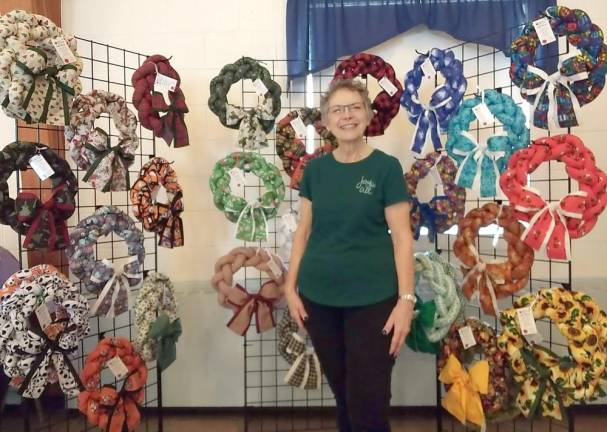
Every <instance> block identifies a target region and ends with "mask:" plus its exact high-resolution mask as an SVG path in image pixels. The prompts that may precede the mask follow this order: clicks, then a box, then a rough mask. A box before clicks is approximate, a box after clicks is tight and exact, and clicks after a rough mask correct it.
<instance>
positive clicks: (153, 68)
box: [131, 54, 190, 148]
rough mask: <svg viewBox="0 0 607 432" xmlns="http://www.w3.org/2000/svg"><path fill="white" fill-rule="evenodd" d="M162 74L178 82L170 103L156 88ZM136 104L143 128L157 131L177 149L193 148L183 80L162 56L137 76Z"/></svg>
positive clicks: (149, 60) (152, 59) (147, 62)
mask: <svg viewBox="0 0 607 432" xmlns="http://www.w3.org/2000/svg"><path fill="white" fill-rule="evenodd" d="M158 74H161V75H164V76H168V77H169V78H172V79H174V80H176V81H177V83H176V85H175V88H174V89H173V90H169V92H168V98H169V100H168V104H167V101H166V100H165V99H164V96H163V95H162V93H161V92H158V91H156V90H155V89H154V82H155V81H156V78H157V76H158ZM131 83H132V84H133V87H134V91H133V105H134V106H135V109H136V110H137V114H138V116H139V122H140V123H141V126H143V127H144V128H146V129H149V130H151V131H152V132H154V136H157V137H159V138H162V139H163V140H164V141H165V142H166V143H167V145H169V146H170V145H171V143H173V146H174V147H175V148H179V147H185V146H188V145H190V140H189V136H188V128H187V126H186V124H185V120H184V118H183V117H184V114H185V113H187V112H188V107H187V105H186V104H185V96H184V95H183V92H182V91H181V78H180V77H179V74H178V73H177V71H176V70H175V69H173V67H172V66H171V64H170V63H169V59H167V58H165V57H163V56H161V55H158V54H157V55H153V56H150V57H148V58H147V59H146V60H145V61H144V62H143V64H142V65H141V66H140V67H139V69H137V70H136V71H135V72H134V73H133V77H132V78H131Z"/></svg>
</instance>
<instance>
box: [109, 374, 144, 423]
mask: <svg viewBox="0 0 607 432" xmlns="http://www.w3.org/2000/svg"><path fill="white" fill-rule="evenodd" d="M134 372H135V371H133V372H131V373H130V374H129V375H128V376H127V378H126V379H125V381H124V382H123V383H122V388H121V389H120V391H116V388H115V387H114V386H111V385H104V386H103V387H101V395H100V402H99V406H100V407H103V408H104V409H106V410H107V411H108V414H107V422H106V421H103V419H101V418H100V421H99V427H101V428H102V429H104V430H105V431H106V432H122V431H124V430H129V431H134V430H135V429H136V428H137V425H138V424H139V422H140V421H141V413H140V411H139V410H140V408H141V407H140V404H139V399H141V396H142V395H143V393H142V389H143V388H142V387H139V388H137V389H135V390H127V388H126V385H127V383H128V381H129V380H128V377H129V376H130V375H132V374H133V373H134ZM110 401H111V402H110ZM125 428H126V429H125Z"/></svg>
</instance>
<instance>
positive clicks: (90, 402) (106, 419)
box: [78, 337, 148, 432]
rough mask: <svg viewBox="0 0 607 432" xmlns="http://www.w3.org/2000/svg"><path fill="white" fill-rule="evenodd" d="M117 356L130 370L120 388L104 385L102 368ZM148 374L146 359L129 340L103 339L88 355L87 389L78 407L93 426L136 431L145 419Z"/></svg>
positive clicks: (84, 372)
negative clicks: (141, 408) (143, 409)
mask: <svg viewBox="0 0 607 432" xmlns="http://www.w3.org/2000/svg"><path fill="white" fill-rule="evenodd" d="M114 357H119V358H120V359H121V360H122V362H123V363H124V365H125V366H126V367H127V369H128V375H127V377H126V379H125V380H124V382H123V384H122V388H121V389H120V390H117V389H116V388H115V387H114V386H112V385H109V384H104V385H102V384H101V371H102V370H103V368H104V367H105V365H106V363H107V362H108V361H110V360H112V359H113V358H114ZM147 377H148V370H147V368H146V366H145V362H144V361H143V360H142V359H141V357H139V354H137V352H136V351H135V348H134V347H133V345H131V343H130V342H129V341H128V340H127V339H125V338H122V337H116V338H105V339H102V340H101V341H100V342H99V343H98V344H97V346H96V347H95V348H94V349H93V350H92V351H91V352H90V353H89V354H88V355H87V357H86V361H85V363H84V369H83V370H82V372H81V373H80V378H81V379H82V383H83V384H84V387H85V390H84V391H83V392H81V393H80V395H79V396H78V409H79V410H80V412H82V413H83V414H85V415H86V417H87V419H88V422H89V423H90V424H91V425H93V426H98V427H99V428H101V429H102V430H104V431H106V432H123V431H125V430H126V431H128V432H132V431H134V430H135V429H136V428H137V426H138V425H139V423H140V421H141V414H140V412H139V409H140V406H141V404H142V403H143V401H144V400H145V383H146V381H147Z"/></svg>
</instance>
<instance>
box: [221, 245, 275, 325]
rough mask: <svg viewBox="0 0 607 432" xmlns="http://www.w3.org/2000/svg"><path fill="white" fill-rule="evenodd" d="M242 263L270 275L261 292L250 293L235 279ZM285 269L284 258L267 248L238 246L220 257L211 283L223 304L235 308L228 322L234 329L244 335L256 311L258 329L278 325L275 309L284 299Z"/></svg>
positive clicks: (242, 265)
mask: <svg viewBox="0 0 607 432" xmlns="http://www.w3.org/2000/svg"><path fill="white" fill-rule="evenodd" d="M242 267H253V268H255V269H257V270H259V271H261V272H263V273H265V274H266V275H267V276H269V277H270V279H269V280H268V281H267V282H265V283H264V284H263V285H262V286H261V288H260V289H259V292H257V293H256V294H250V293H249V292H248V291H247V290H246V289H245V288H244V287H243V286H242V285H240V284H235V283H234V274H235V273H236V272H237V271H238V270H240V269H241V268H242ZM285 272H286V270H285V268H284V265H283V264H282V261H281V260H280V258H278V257H277V256H276V255H274V254H272V253H271V252H269V251H267V250H265V249H257V248H252V247H238V248H235V249H232V250H231V251H230V252H229V253H228V254H227V255H224V256H223V257H221V258H219V259H218V260H217V262H216V263H215V275H214V276H213V278H212V279H211V285H213V288H215V289H216V290H217V300H218V301H219V304H220V305H221V306H223V307H225V308H229V309H232V311H233V312H234V316H233V317H232V319H231V320H230V321H229V322H228V324H227V326H228V327H229V328H230V329H231V330H232V331H234V332H235V333H237V334H240V335H243V336H244V334H245V333H246V332H247V330H248V328H249V323H250V322H251V318H252V316H253V315H255V325H256V328H257V332H258V333H261V332H264V331H266V330H269V329H271V328H272V327H274V326H275V322H274V315H273V313H272V311H273V307H274V305H275V304H276V303H278V302H280V301H281V300H282V297H283V294H284V292H283V284H284V279H285Z"/></svg>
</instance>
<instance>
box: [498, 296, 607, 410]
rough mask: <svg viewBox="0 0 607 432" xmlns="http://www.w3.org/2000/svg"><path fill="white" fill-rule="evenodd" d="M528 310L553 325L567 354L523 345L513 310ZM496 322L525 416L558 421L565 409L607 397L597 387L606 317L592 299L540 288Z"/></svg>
mask: <svg viewBox="0 0 607 432" xmlns="http://www.w3.org/2000/svg"><path fill="white" fill-rule="evenodd" d="M527 306H529V307H531V310H532V312H533V317H534V318H535V319H541V318H549V319H550V320H551V321H552V322H554V323H556V326H557V327H558V329H559V331H560V332H561V333H562V335H563V336H564V337H565V338H566V339H567V343H568V348H569V349H568V354H567V355H565V356H562V357H561V356H558V355H557V354H555V353H554V352H552V351H551V350H550V349H548V348H546V347H544V346H542V345H537V344H529V343H528V342H527V340H526V339H525V337H524V336H523V334H522V331H521V329H520V327H519V324H518V319H517V311H516V308H521V307H527ZM500 321H501V324H502V333H501V334H500V335H499V338H498V345H499V347H500V350H502V351H503V352H504V353H505V354H507V356H506V357H505V358H507V359H508V361H509V362H510V366H511V368H512V373H513V375H514V380H515V381H516V382H517V383H518V387H519V388H518V390H517V393H518V394H517V396H516V404H517V406H518V407H519V409H520V410H521V412H522V413H523V414H524V415H525V417H532V416H534V415H535V414H542V415H543V416H549V417H553V418H555V419H558V420H561V418H562V411H563V408H564V407H567V406H569V405H571V404H573V403H576V402H582V403H583V402H587V401H592V400H595V399H596V398H598V397H599V396H603V395H604V394H605V393H604V390H605V389H601V385H603V386H605V385H607V380H605V377H606V376H607V375H606V372H607V371H606V368H605V364H606V362H607V349H606V348H605V347H606V346H607V315H606V314H605V312H603V311H601V310H600V308H599V307H598V305H597V304H596V303H595V302H594V301H593V300H592V298H590V296H588V295H586V294H583V293H579V292H574V291H567V290H564V289H562V288H546V289H541V290H540V291H539V292H538V293H537V294H527V295H525V296H522V297H520V298H517V299H516V300H515V301H514V303H513V309H508V310H505V311H504V312H502V314H501V317H500Z"/></svg>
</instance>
